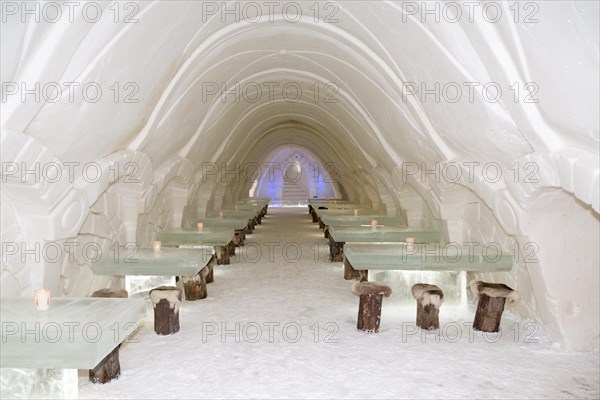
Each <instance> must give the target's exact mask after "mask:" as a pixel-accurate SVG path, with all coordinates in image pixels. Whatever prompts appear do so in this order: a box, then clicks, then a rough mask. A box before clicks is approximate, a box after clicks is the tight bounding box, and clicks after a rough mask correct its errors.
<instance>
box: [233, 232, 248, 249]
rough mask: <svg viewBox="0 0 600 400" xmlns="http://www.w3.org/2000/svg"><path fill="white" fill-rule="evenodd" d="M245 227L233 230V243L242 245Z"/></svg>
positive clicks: (244, 238) (244, 237)
mask: <svg viewBox="0 0 600 400" xmlns="http://www.w3.org/2000/svg"><path fill="white" fill-rule="evenodd" d="M245 231H246V230H245V229H236V230H235V236H234V244H235V245H236V246H238V247H239V246H243V245H244V241H245V240H246V234H245Z"/></svg>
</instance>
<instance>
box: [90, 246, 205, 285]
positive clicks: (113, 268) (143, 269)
mask: <svg viewBox="0 0 600 400" xmlns="http://www.w3.org/2000/svg"><path fill="white" fill-rule="evenodd" d="M214 264H215V261H214V260H213V248H212V247H200V248H194V249H178V248H161V250H160V251H158V252H155V251H154V250H153V249H137V250H135V251H134V250H131V251H127V250H120V251H119V253H118V254H116V256H115V254H111V255H106V256H103V257H101V258H100V259H99V260H98V261H96V262H94V263H92V265H91V269H92V272H93V273H94V275H124V276H125V288H126V289H127V292H128V293H129V295H130V296H133V295H135V294H138V293H147V292H148V291H149V290H150V289H153V288H155V287H157V286H163V285H164V286H175V277H176V276H181V277H187V276H194V275H196V274H197V273H198V272H200V271H201V270H202V269H203V268H204V267H207V268H208V270H207V273H206V275H207V282H212V280H213V269H214Z"/></svg>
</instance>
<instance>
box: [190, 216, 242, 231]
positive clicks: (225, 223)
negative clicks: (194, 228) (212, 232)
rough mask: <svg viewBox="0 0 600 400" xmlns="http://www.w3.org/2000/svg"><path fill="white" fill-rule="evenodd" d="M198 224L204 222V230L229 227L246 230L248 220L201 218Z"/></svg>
mask: <svg viewBox="0 0 600 400" xmlns="http://www.w3.org/2000/svg"><path fill="white" fill-rule="evenodd" d="M197 222H202V223H203V224H204V228H215V227H227V228H233V229H244V228H245V227H246V226H247V225H248V219H245V218H199V219H197Z"/></svg>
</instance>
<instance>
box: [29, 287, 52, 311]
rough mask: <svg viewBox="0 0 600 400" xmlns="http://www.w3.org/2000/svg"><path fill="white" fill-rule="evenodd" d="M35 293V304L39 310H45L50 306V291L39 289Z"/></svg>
mask: <svg viewBox="0 0 600 400" xmlns="http://www.w3.org/2000/svg"><path fill="white" fill-rule="evenodd" d="M33 293H34V295H35V306H36V307H37V309H38V310H39V311H45V310H47V309H48V307H50V291H49V290H46V289H38V290H36V291H34V292H33Z"/></svg>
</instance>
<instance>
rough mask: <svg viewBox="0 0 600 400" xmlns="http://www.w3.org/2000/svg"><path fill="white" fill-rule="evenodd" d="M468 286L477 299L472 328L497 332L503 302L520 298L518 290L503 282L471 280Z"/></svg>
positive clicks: (511, 301) (512, 301)
mask: <svg viewBox="0 0 600 400" xmlns="http://www.w3.org/2000/svg"><path fill="white" fill-rule="evenodd" d="M469 288H470V289H471V293H473V296H474V297H475V298H477V299H479V301H478V302H477V312H476V313H475V319H474V320H473V328H474V329H475V330H478V331H483V332H498V330H499V329H500V320H501V319H502V312H504V304H505V302H506V301H508V302H509V303H516V302H517V301H519V299H520V298H521V296H520V295H519V292H517V291H516V290H512V289H511V288H510V287H508V286H506V285H505V284H503V283H488V282H482V281H471V282H469Z"/></svg>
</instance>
